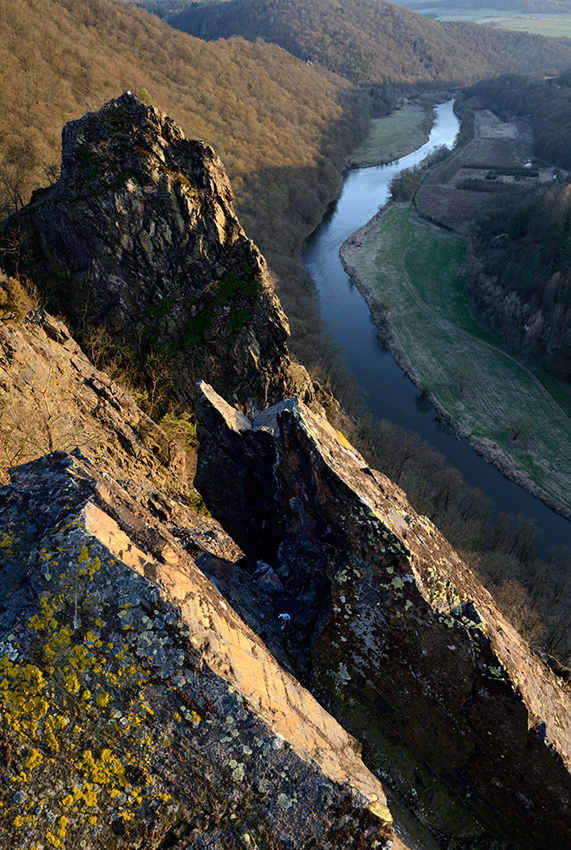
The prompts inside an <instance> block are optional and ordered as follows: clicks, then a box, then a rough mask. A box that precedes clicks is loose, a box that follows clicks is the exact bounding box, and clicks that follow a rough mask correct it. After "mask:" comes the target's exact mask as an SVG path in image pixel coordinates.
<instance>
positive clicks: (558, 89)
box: [466, 72, 571, 380]
mask: <svg viewBox="0 0 571 850" xmlns="http://www.w3.org/2000/svg"><path fill="white" fill-rule="evenodd" d="M471 97H475V98H477V101H478V102H479V103H480V104H481V105H484V106H487V107H489V108H492V109H493V110H495V111H496V112H497V113H498V114H500V115H504V114H506V113H507V114H515V115H518V116H520V117H523V118H525V119H526V120H528V121H529V123H530V124H531V126H532V129H533V132H534V147H535V153H536V154H537V155H538V156H540V157H542V158H544V159H545V160H547V161H549V162H551V163H554V164H555V165H559V166H562V167H564V168H569V167H570V166H571V155H570V152H569V133H570V132H571V73H569V72H566V73H564V74H562V75H561V76H560V77H558V78H557V79H555V80H553V81H541V82H540V81H534V80H530V79H527V78H524V77H518V76H516V75H509V76H504V77H501V78H499V79H496V80H487V81H484V82H482V83H479V84H477V85H475V86H473V87H471V88H470V89H468V90H467V91H466V98H471ZM467 103H468V104H469V103H470V101H469V100H467ZM570 267H571V189H570V186H569V184H568V181H567V179H563V178H561V179H560V180H558V181H557V182H555V183H554V184H553V185H550V186H544V187H542V188H539V189H536V190H533V191H529V192H526V193H522V192H518V193H513V194H510V195H507V196H505V197H500V198H498V199H496V200H495V201H494V202H493V203H492V204H491V205H489V206H488V207H487V208H486V210H485V211H484V212H483V213H482V214H481V215H480V216H479V217H478V220H477V222H476V224H475V227H474V228H473V234H472V250H471V253H470V255H469V265H468V287H469V291H470V294H471V296H472V298H473V300H474V303H475V304H476V306H477V308H478V310H479V312H480V314H481V316H482V318H483V319H484V321H485V322H486V324H487V325H488V327H490V328H491V329H492V330H494V331H495V332H496V333H497V334H498V335H499V336H500V337H501V338H502V339H503V340H504V341H506V342H507V343H508V344H509V345H510V346H511V347H512V348H514V349H515V350H517V351H521V352H522V353H524V354H525V355H526V356H527V357H529V358H530V359H531V360H532V361H533V362H535V363H538V364H539V365H541V366H542V367H543V368H544V369H547V370H548V371H550V372H552V373H554V374H555V375H557V376H558V377H561V378H564V379H565V380H570V379H571V276H570V273H569V269H570Z"/></svg>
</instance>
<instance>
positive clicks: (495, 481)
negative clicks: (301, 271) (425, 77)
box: [305, 101, 571, 546]
mask: <svg viewBox="0 0 571 850" xmlns="http://www.w3.org/2000/svg"><path fill="white" fill-rule="evenodd" d="M452 107H453V103H452V101H449V102H447V103H444V104H441V105H440V106H439V107H438V108H437V110H436V120H435V122H434V125H433V128H432V131H431V133H430V138H429V140H428V142H427V143H426V144H425V145H423V146H422V147H421V148H419V149H418V150H416V151H415V152H414V153H412V154H410V155H409V156H406V157H403V158H402V159H400V160H397V161H396V162H393V163H391V164H390V165H384V166H378V167H374V168H356V169H352V170H350V171H348V172H347V173H346V174H345V181H344V185H343V191H342V193H341V195H340V196H339V198H338V200H337V202H336V203H335V205H334V206H333V207H332V208H331V209H330V210H329V211H328V213H327V215H326V216H325V217H324V219H323V221H322V223H321V224H320V225H319V227H318V228H317V229H316V230H315V231H314V233H313V234H312V235H311V237H310V238H309V240H308V247H307V251H306V255H305V265H306V268H307V269H308V270H309V272H310V273H311V275H312V277H313V279H314V281H315V284H316V286H317V290H318V292H319V298H320V301H321V309H322V312H323V315H324V317H325V319H326V321H327V322H328V324H329V327H330V328H331V330H332V332H333V334H334V336H335V338H336V339H337V341H338V343H339V344H340V346H341V348H342V349H343V352H344V355H345V359H346V362H347V365H348V366H349V368H350V369H351V371H352V372H353V373H354V374H355V375H356V376H357V379H358V381H359V383H360V385H361V387H362V388H363V389H364V390H365V393H366V397H367V402H368V405H369V407H370V409H371V411H372V412H373V414H374V415H375V416H378V417H379V418H384V419H388V420H390V421H391V422H394V423H396V424H397V425H401V426H404V427H406V428H409V429H411V430H414V431H417V432H418V433H419V434H420V435H421V436H422V437H423V438H424V439H425V440H426V441H427V442H428V443H430V444H431V445H432V446H433V447H434V448H436V449H438V451H440V452H442V454H444V455H445V457H446V459H447V460H448V461H449V463H450V464H451V465H452V466H455V467H456V468H457V469H459V470H460V472H461V473H462V474H463V476H464V478H465V479H466V480H467V481H468V483H469V484H472V485H476V486H478V487H480V488H481V489H482V490H483V491H484V492H485V493H486V494H487V495H488V496H490V497H491V498H492V499H493V500H494V501H495V502H496V504H497V506H498V510H500V511H508V512H510V513H515V514H519V513H521V514H525V515H526V516H529V517H531V518H533V519H534V520H535V522H536V523H537V525H538V526H539V527H540V528H541V529H542V530H543V533H544V545H546V546H553V545H559V544H566V545H568V546H571V523H570V522H569V521H568V520H566V519H564V518H563V517H561V516H559V515H558V514H556V513H555V512H554V511H552V510H551V509H550V508H548V507H547V506H546V505H544V504H543V502H541V501H540V500H539V499H536V498H535V497H533V496H532V495H530V494H529V493H528V492H527V491H526V490H524V489H523V488H521V487H519V486H518V485H517V484H514V483H513V482H512V481H509V480H508V479H507V478H505V477H504V476H503V475H502V474H501V473H500V472H498V470H497V469H495V467H493V466H492V465H491V464H489V463H486V461H485V460H484V459H483V458H481V457H480V456H479V455H478V454H477V453H476V452H475V451H474V449H472V447H471V446H470V445H469V443H468V442H467V441H466V440H459V439H458V438H457V437H455V436H454V434H453V433H452V432H451V430H450V429H449V428H448V427H447V426H446V425H443V424H442V423H440V422H438V420H437V418H436V413H435V411H434V409H433V408H432V407H428V409H427V406H426V403H425V401H424V400H423V399H421V397H420V394H419V393H418V391H417V389H416V387H415V386H414V384H413V383H412V381H410V379H409V378H407V377H406V376H405V374H404V373H403V371H402V370H401V368H400V367H399V366H398V365H397V363H396V362H395V361H394V359H393V358H392V356H391V354H390V353H389V352H388V351H387V349H386V348H385V347H384V346H383V345H382V343H381V342H380V340H379V338H378V335H377V329H376V328H375V325H374V323H373V319H372V317H371V314H370V312H369V308H368V307H367V305H366V304H365V301H364V300H363V298H362V296H361V295H360V293H359V292H358V290H357V288H356V287H355V286H354V285H353V284H352V283H351V281H350V280H349V277H348V276H347V274H346V273H345V270H344V269H343V266H342V265H341V260H340V259H339V248H340V247H341V245H342V244H343V242H344V241H345V240H346V239H347V238H348V237H349V236H350V235H351V234H352V233H354V232H355V230H358V229H359V228H360V227H362V226H363V225H364V224H366V222H367V221H369V219H371V218H372V217H373V216H374V215H375V214H376V212H377V211H378V209H379V207H381V206H383V205H384V204H386V202H387V200H388V198H389V188H388V187H389V184H390V182H391V180H392V179H393V177H394V176H395V174H398V172H399V171H401V170H402V169H403V168H409V167H411V166H414V165H416V164H417V163H418V162H420V161H421V160H422V159H424V157H425V156H426V155H427V154H428V153H430V152H431V151H432V150H434V148H435V147H438V146H439V145H447V147H449V148H452V147H453V145H454V140H455V138H456V134H457V132H458V119H457V118H456V116H455V115H454V112H453V108H452Z"/></svg>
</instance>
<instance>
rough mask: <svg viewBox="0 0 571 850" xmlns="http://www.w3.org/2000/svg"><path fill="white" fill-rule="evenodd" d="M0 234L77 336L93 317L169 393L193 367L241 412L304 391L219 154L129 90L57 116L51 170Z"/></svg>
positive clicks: (187, 393) (15, 265) (180, 390)
mask: <svg viewBox="0 0 571 850" xmlns="http://www.w3.org/2000/svg"><path fill="white" fill-rule="evenodd" d="M0 241H1V242H2V246H0V247H2V250H3V254H4V260H5V264H6V266H7V269H8V271H12V272H14V271H15V270H16V269H18V270H19V271H20V272H22V271H25V273H26V274H27V275H28V276H29V277H30V278H31V279H32V280H33V281H34V282H35V283H36V285H37V287H38V289H39V290H40V292H42V293H43V294H44V296H45V297H46V298H47V306H48V309H50V310H51V312H58V313H63V314H64V316H65V317H66V320H67V321H68V322H69V323H70V325H71V328H72V330H73V332H74V333H75V334H76V335H78V334H79V336H80V338H81V336H85V335H86V334H87V333H88V332H89V331H90V330H91V329H93V328H98V329H100V328H101V326H104V327H105V328H107V330H108V333H109V335H110V336H111V338H112V339H113V340H114V341H115V343H117V344H121V345H122V346H126V347H127V348H128V349H129V350H130V351H131V352H132V354H133V355H134V357H133V364H134V367H133V368H135V366H136V365H137V364H139V363H141V362H143V363H147V364H148V362H149V358H151V357H154V358H155V360H156V359H157V358H158V359H159V360H160V363H161V366H162V367H163V368H164V370H165V372H168V376H169V380H170V384H171V393H172V395H173V396H174V397H175V398H176V399H178V401H179V402H180V403H182V404H186V405H188V404H189V403H191V402H192V400H193V398H194V383H195V381H196V380H197V379H199V378H202V379H206V380H208V381H210V382H211V383H212V384H213V386H215V387H216V388H217V389H218V390H219V391H220V392H223V393H224V394H225V396H226V397H227V398H229V399H230V400H231V401H232V403H233V404H235V405H236V406H238V407H240V408H241V409H244V410H248V411H250V412H258V411H259V410H261V409H263V408H264V407H266V406H267V405H268V404H272V403H274V402H277V401H279V400H280V399H281V398H283V397H284V395H288V394H291V393H294V394H298V393H299V394H300V395H302V396H303V397H304V398H306V400H307V399H308V398H310V397H311V393H312V390H311V384H310V381H309V379H308V376H307V374H306V372H305V370H304V369H303V368H302V367H300V366H296V365H295V364H292V362H291V360H290V357H289V353H288V349H287V338H288V336H289V327H288V322H287V319H286V316H285V314H284V312H283V310H282V308H281V306H280V303H279V301H278V299H277V297H276V296H275V294H274V291H273V285H272V282H271V279H270V276H269V274H268V270H267V266H266V263H265V260H264V258H263V257H262V255H261V254H260V252H259V251H258V249H257V248H256V246H255V245H254V244H253V243H252V242H251V241H250V240H249V239H248V238H247V237H246V235H245V233H244V231H243V230H242V228H241V226H240V224H239V222H238V219H237V218H236V214H235V212H234V208H233V205H232V190H231V187H230V182H229V180H228V178H227V176H226V173H225V171H224V168H223V166H222V163H221V162H220V160H219V158H218V157H217V156H216V154H215V153H214V151H213V150H212V148H210V147H209V146H208V145H206V144H204V143H203V142H200V141H190V140H188V139H186V138H185V136H184V133H183V131H182V130H181V128H180V127H179V126H178V125H177V124H176V123H175V122H174V121H172V119H170V118H169V117H168V116H166V115H165V114H164V113H163V112H161V111H160V110H159V109H156V108H155V107H153V106H146V105H145V104H144V103H142V102H141V101H139V100H138V98H137V97H136V96H135V95H133V94H131V93H129V92H127V93H126V94H123V95H122V96H121V97H119V98H117V99H115V100H111V101H110V102H109V103H107V104H105V106H103V107H102V108H101V109H100V110H99V111H98V112H90V113H88V114H87V115H85V116H84V117H83V118H80V119H79V120H77V121H72V122H70V123H69V124H67V125H66V126H65V127H64V130H63V134H62V164H61V176H60V178H59V179H58V181H57V182H56V183H55V184H54V185H53V186H50V187H49V188H47V189H41V190H38V191H36V192H35V193H34V195H33V196H32V200H31V202H30V203H29V204H28V205H27V206H26V207H24V208H23V209H22V210H20V211H19V212H18V213H17V214H15V215H14V216H12V217H11V218H10V219H9V220H8V221H7V223H5V225H4V226H3V228H2V240H0ZM7 246H8V247H7Z"/></svg>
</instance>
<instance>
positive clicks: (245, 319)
mask: <svg viewBox="0 0 571 850" xmlns="http://www.w3.org/2000/svg"><path fill="white" fill-rule="evenodd" d="M230 321H231V322H232V332H231V334H230V336H229V337H228V340H227V342H228V345H234V343H235V342H236V339H237V338H238V334H239V333H240V331H241V330H242V329H243V328H246V327H248V325H249V324H250V322H251V321H252V314H251V313H249V312H248V311H247V310H238V311H237V312H236V313H232V314H231V315H230Z"/></svg>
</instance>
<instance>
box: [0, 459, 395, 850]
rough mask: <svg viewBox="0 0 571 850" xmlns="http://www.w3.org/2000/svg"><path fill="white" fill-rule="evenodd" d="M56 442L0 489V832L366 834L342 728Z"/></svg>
mask: <svg viewBox="0 0 571 850" xmlns="http://www.w3.org/2000/svg"><path fill="white" fill-rule="evenodd" d="M75 455H76V456H75V457H71V456H69V455H66V454H65V453H63V452H54V453H53V454H50V455H47V456H45V457H44V458H42V459H40V460H38V461H35V462H32V463H30V464H27V465H24V466H21V467H18V468H15V469H13V470H12V472H11V477H12V484H11V486H8V487H5V488H3V490H1V491H0V586H1V598H2V613H1V614H0V649H1V652H2V654H1V656H0V708H1V712H2V714H1V718H2V720H1V723H0V738H1V740H2V749H1V752H0V759H1V761H2V771H1V777H0V846H1V847H5V848H8V847H15V846H17V847H22V848H38V847H41V846H48V847H55V848H64V847H65V848H68V847H69V848H71V847H74V848H75V847H92V848H95V847H105V848H115V847H117V848H120V847H129V848H136V847H161V848H166V847H181V848H182V847H184V848H190V847H192V848H215V847H216V848H218V847H225V848H230V847H232V848H234V847H236V848H238V847H244V848H256V847H258V848H262V847H264V848H278V847H283V848H287V847H290V848H295V847H323V848H334V847H335V848H340V850H341V848H345V847H355V848H363V850H365V848H369V847H383V846H385V845H386V839H387V837H388V835H389V824H390V820H391V818H390V814H389V812H388V809H387V807H386V800H385V797H384V793H383V789H382V787H381V784H380V782H379V780H378V779H377V778H375V777H374V776H373V775H372V774H371V773H370V772H369V771H368V770H367V768H366V767H365V766H364V764H363V763H362V761H361V760H360V758H359V748H358V746H357V744H356V742H355V741H354V740H353V739H352V738H351V737H350V735H348V734H347V733H346V732H345V731H344V730H343V729H342V728H341V726H339V724H338V723H336V721H335V720H333V718H332V717H331V716H330V715H328V714H327V712H326V711H325V710H324V709H323V708H321V706H320V705H319V704H318V703H317V702H316V701H315V699H314V698H313V697H312V696H311V695H310V694H309V693H308V692H307V691H306V690H305V689H304V688H302V687H301V686H300V685H299V684H298V683H297V682H296V681H295V680H294V679H293V678H292V677H291V676H290V675H289V674H287V673H285V672H284V671H283V670H281V669H280V667H279V665H278V664H277V663H276V662H275V661H274V659H273V658H272V657H271V656H270V654H269V653H268V651H267V650H266V648H265V647H264V645H263V644H262V642H261V641H260V640H259V639H258V638H256V636H255V635H254V634H253V632H251V631H250V629H248V628H247V626H246V625H245V624H244V623H243V622H242V621H241V620H240V618H239V617H238V616H237V615H236V614H235V613H234V612H233V611H232V610H231V609H230V608H229V606H228V605H226V603H225V602H224V601H223V599H222V597H221V596H220V594H219V593H218V591H217V590H216V589H215V588H214V587H213V586H212V585H211V584H210V582H209V581H208V580H207V579H206V578H205V577H204V576H203V575H202V573H201V572H200V570H199V569H198V568H197V567H196V566H195V564H194V562H193V559H192V558H191V557H190V556H189V555H188V554H187V553H186V552H185V551H184V549H183V548H182V547H181V545H180V543H179V542H178V541H177V540H176V539H175V538H174V537H173V536H172V535H171V534H170V533H169V532H168V531H167V530H166V528H165V527H164V526H162V525H161V524H160V523H159V522H158V521H157V520H156V518H154V517H153V516H152V515H151V513H150V512H149V511H148V510H145V509H144V508H142V506H141V505H140V504H139V503H137V502H135V501H134V500H133V499H131V498H130V497H129V496H128V495H127V493H126V492H125V490H124V489H123V488H121V487H120V486H118V485H117V484H116V483H115V482H114V481H113V480H112V479H111V478H110V477H109V476H103V475H101V474H100V473H99V472H97V470H96V469H95V467H94V466H93V465H92V464H91V463H90V462H89V461H88V460H87V459H85V458H83V457H82V456H81V453H80V452H78V451H76V453H75Z"/></svg>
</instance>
